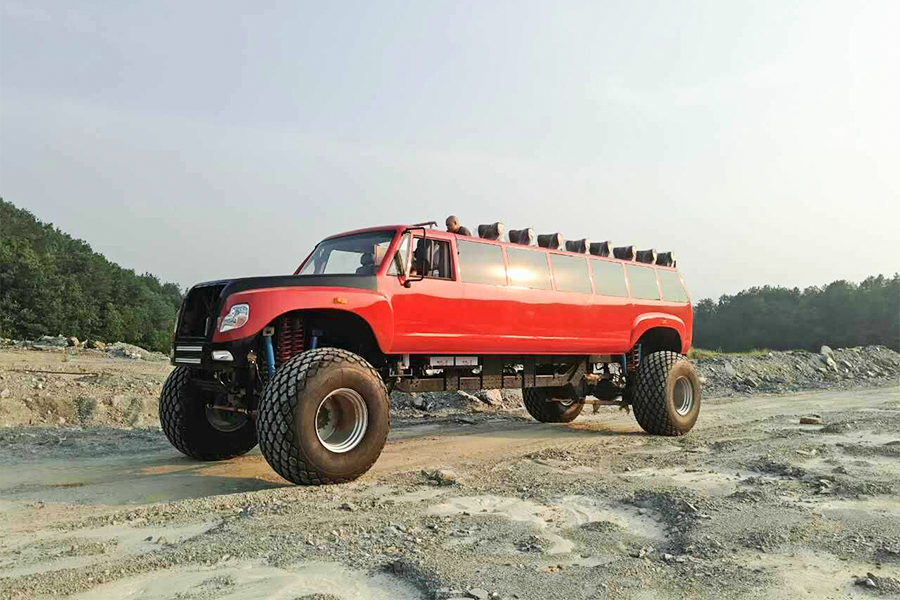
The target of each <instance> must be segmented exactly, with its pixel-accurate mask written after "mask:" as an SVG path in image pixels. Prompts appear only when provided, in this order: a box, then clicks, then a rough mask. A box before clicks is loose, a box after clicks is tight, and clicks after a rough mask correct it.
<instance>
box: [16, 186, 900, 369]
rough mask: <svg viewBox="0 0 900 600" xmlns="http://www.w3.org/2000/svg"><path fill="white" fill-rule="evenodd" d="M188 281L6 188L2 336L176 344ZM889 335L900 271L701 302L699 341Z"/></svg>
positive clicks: (899, 336) (896, 330) (848, 342)
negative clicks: (97, 248)
mask: <svg viewBox="0 0 900 600" xmlns="http://www.w3.org/2000/svg"><path fill="white" fill-rule="evenodd" d="M181 299H182V291H181V289H180V288H179V287H178V286H177V285H176V284H174V283H165V284H164V283H161V282H160V281H159V279H157V278H156V277H155V276H153V275H151V274H149V273H144V274H143V275H137V274H135V272H134V271H132V270H130V269H123V268H122V267H120V266H119V265H117V264H115V263H112V262H110V261H108V260H107V259H106V258H105V257H104V256H103V255H102V254H98V253H96V252H94V251H93V250H92V249H91V247H90V246H89V245H88V244H87V243H86V242H84V241H82V240H77V239H73V238H72V237H71V236H69V235H68V234H66V233H63V232H62V231H60V230H59V229H56V228H55V227H53V225H51V224H49V223H43V222H41V221H39V220H38V219H37V218H35V216H34V215H32V214H31V213H30V212H28V211H27V210H24V209H21V208H17V207H16V206H14V205H13V204H11V203H10V202H7V201H5V200H3V199H2V198H0V336H2V337H12V338H20V339H21V338H26V339H34V338H37V337H40V336H41V335H56V334H60V333H61V334H63V335H66V336H71V335H74V336H77V337H78V338H80V339H99V340H103V341H107V342H114V341H124V342H128V343H131V344H137V345H139V346H143V347H145V348H148V349H151V350H157V351H160V352H168V348H169V341H170V339H171V335H172V329H173V327H174V323H175V312H176V311H177V310H178V307H179V306H180V305H181ZM824 344H827V345H829V346H834V347H844V346H862V345H869V344H881V345H884V346H888V347H891V348H894V349H895V350H898V351H900V274H895V275H894V276H893V277H891V278H887V277H884V276H882V275H878V276H876V277H869V278H868V279H866V280H865V281H863V282H861V283H859V284H855V283H850V282H847V281H843V280H841V281H835V282H833V283H830V284H828V285H826V286H824V287H810V288H806V289H805V290H802V291H801V290H800V289H798V288H793V289H788V288H782V287H771V286H764V287H754V288H750V289H748V290H744V291H742V292H739V293H737V294H735V295H733V296H732V295H725V296H722V297H721V298H719V300H718V302H715V301H713V300H710V299H706V300H701V301H700V302H699V303H698V304H697V305H696V306H695V307H694V346H696V347H698V348H708V349H712V350H723V351H726V352H740V351H746V350H753V349H757V348H771V349H773V350H789V349H795V348H802V349H808V350H818V349H819V348H820V347H821V346H822V345H824Z"/></svg>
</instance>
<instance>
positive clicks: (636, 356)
mask: <svg viewBox="0 0 900 600" xmlns="http://www.w3.org/2000/svg"><path fill="white" fill-rule="evenodd" d="M627 356H628V372H629V373H630V372H632V371H637V368H638V367H639V366H641V345H640V344H635V345H634V348H632V349H631V351H630V352H629V353H628V355H627Z"/></svg>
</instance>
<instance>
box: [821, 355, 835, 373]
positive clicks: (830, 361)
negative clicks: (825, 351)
mask: <svg viewBox="0 0 900 600" xmlns="http://www.w3.org/2000/svg"><path fill="white" fill-rule="evenodd" d="M823 362H824V363H825V364H826V365H828V367H829V368H830V369H831V370H832V371H834V372H835V373H837V372H838V366H837V363H836V362H834V359H833V358H832V357H830V356H826V357H825V360H824V361H823Z"/></svg>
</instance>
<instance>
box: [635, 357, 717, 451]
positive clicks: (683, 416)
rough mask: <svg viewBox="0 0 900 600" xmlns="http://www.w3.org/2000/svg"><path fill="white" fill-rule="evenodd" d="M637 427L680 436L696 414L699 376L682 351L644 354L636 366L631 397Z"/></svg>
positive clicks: (651, 431) (649, 431)
mask: <svg viewBox="0 0 900 600" xmlns="http://www.w3.org/2000/svg"><path fill="white" fill-rule="evenodd" d="M632 407H633V408H634V416H635V418H636V419H637V422H638V424H639V425H640V426H641V428H642V429H643V430H644V431H646V432H648V433H655V434H657V435H672V436H675V435H684V434H686V433H687V432H688V431H690V430H691V428H692V427H693V426H694V424H695V423H696V422H697V417H698V416H699V415H700V379H699V377H698V376H697V372H696V371H695V370H694V365H692V364H691V362H690V361H689V360H688V359H687V358H686V357H685V356H684V355H682V354H679V353H677V352H670V351H662V352H654V353H653V354H650V355H648V356H647V357H645V358H644V360H643V361H642V362H641V366H640V367H638V371H637V378H636V382H635V384H634V392H633V396H632Z"/></svg>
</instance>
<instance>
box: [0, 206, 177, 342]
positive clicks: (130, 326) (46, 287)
mask: <svg viewBox="0 0 900 600" xmlns="http://www.w3.org/2000/svg"><path fill="white" fill-rule="evenodd" d="M181 298H182V291H181V289H180V288H179V287H178V285H176V284H174V283H161V282H160V281H159V279H157V278H156V277H155V276H153V275H151V274H149V273H144V274H143V275H137V274H135V272H134V271H133V270H131V269H124V268H122V267H120V266H119V265H117V264H115V263H113V262H110V261H108V260H107V259H106V258H105V257H104V256H103V255H102V254H98V253H97V252H94V251H93V250H92V249H91V247H90V246H89V245H88V244H87V243H86V242H84V241H82V240H77V239H74V238H72V237H71V236H69V235H68V234H66V233H63V232H62V231H60V230H59V229H57V228H55V227H53V225H51V224H49V223H43V222H41V221H39V220H38V219H37V218H36V217H35V216H34V215H33V214H31V213H30V212H29V211H27V210H24V209H21V208H18V207H16V206H14V205H13V204H12V203H10V202H7V201H5V200H3V199H2V198H0V336H2V337H11V338H18V339H22V338H25V339H34V338H37V337H40V336H41V335H57V334H63V335H66V336H76V337H78V338H79V339H82V340H84V339H95V340H103V341H107V342H117V341H123V342H128V343H130V344H136V345H139V346H142V347H144V348H147V349H150V350H156V351H159V352H166V353H168V351H169V342H170V339H171V335H172V329H173V327H174V325H175V313H176V311H177V310H178V307H179V306H180V305H181Z"/></svg>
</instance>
